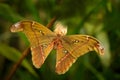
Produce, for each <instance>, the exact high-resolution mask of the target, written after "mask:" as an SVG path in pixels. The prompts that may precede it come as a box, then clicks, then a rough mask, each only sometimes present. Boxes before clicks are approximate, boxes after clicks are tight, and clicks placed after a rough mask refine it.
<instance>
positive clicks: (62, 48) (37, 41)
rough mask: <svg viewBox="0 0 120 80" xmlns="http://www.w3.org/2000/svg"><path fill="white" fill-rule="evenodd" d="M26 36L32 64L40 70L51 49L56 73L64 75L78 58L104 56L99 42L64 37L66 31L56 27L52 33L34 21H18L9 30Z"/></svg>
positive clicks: (79, 36) (93, 39)
mask: <svg viewBox="0 0 120 80" xmlns="http://www.w3.org/2000/svg"><path fill="white" fill-rule="evenodd" d="M10 30H11V32H20V31H22V32H23V33H25V35H26V36H27V38H28V40H29V42H30V45H31V51H32V53H31V54H32V62H33V65H34V66H35V67H36V68H40V67H41V66H42V64H43V63H44V61H45V59H46V58H47V56H48V55H49V53H50V52H51V50H52V49H56V52H57V54H56V73H58V74H64V73H65V72H67V71H68V70H69V68H70V67H71V66H72V64H73V63H74V62H75V61H76V60H77V59H78V57H80V56H82V55H84V54H86V53H87V52H89V51H96V52H97V53H99V54H101V55H102V54H104V51H103V50H104V49H103V47H102V46H101V45H100V42H99V41H98V40H97V39H95V38H93V37H91V36H89V35H67V36H65V35H66V33H67V29H66V28H63V27H60V26H59V25H58V27H56V29H55V30H54V32H52V31H51V30H49V29H48V28H47V27H45V26H43V25H42V24H40V23H38V22H35V21H29V20H26V21H20V22H18V23H16V24H14V25H12V26H11V28H10Z"/></svg>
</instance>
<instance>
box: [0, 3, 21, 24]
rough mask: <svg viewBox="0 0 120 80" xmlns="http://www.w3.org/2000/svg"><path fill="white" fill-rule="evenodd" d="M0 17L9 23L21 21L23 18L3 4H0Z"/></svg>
mask: <svg viewBox="0 0 120 80" xmlns="http://www.w3.org/2000/svg"><path fill="white" fill-rule="evenodd" d="M6 13H7V14H6ZM0 17H2V18H3V19H6V20H8V21H10V22H16V21H19V20H21V19H23V17H21V16H20V15H18V14H17V13H15V12H14V11H12V9H11V7H10V6H8V5H6V4H4V3H0Z"/></svg>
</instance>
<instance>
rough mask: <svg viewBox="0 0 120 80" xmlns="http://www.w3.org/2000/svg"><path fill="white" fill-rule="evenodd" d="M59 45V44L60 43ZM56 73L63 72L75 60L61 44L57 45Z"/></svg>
mask: <svg viewBox="0 0 120 80" xmlns="http://www.w3.org/2000/svg"><path fill="white" fill-rule="evenodd" d="M60 45H61V44H60ZM56 59H57V61H56V73H58V74H64V73H65V72H66V71H68V69H69V67H70V66H72V64H73V63H74V62H75V60H76V58H75V57H73V56H72V55H71V54H70V52H69V51H68V50H67V49H65V48H64V47H63V46H62V45H61V46H60V47H59V46H58V47H57V58H56Z"/></svg>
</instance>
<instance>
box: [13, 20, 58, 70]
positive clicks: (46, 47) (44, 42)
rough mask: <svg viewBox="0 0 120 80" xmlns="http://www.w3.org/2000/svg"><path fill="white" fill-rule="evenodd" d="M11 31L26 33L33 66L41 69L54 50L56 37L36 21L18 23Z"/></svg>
mask: <svg viewBox="0 0 120 80" xmlns="http://www.w3.org/2000/svg"><path fill="white" fill-rule="evenodd" d="M11 31H12V32H18V31H22V32H24V33H25V35H26V36H27V38H28V40H29V41H30V44H31V51H32V61H33V65H34V66H35V67H36V68H40V67H41V65H42V64H43V63H44V61H45V59H46V58H47V56H48V54H49V53H50V51H51V50H52V49H53V45H54V44H53V43H52V40H53V39H54V37H55V36H56V35H55V34H54V33H53V32H52V31H50V30H49V29H48V28H46V27H44V26H43V25H41V24H39V23H37V22H34V21H21V22H18V23H16V24H14V25H13V26H12V27H11Z"/></svg>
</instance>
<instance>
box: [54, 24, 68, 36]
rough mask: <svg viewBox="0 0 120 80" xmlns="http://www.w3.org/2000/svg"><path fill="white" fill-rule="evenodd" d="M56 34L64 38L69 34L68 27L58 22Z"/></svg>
mask: <svg viewBox="0 0 120 80" xmlns="http://www.w3.org/2000/svg"><path fill="white" fill-rule="evenodd" d="M54 32H55V33H56V34H58V35H61V36H64V35H66V34H67V27H66V26H64V25H63V24H62V23H61V22H57V23H56V25H55V30H54Z"/></svg>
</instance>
